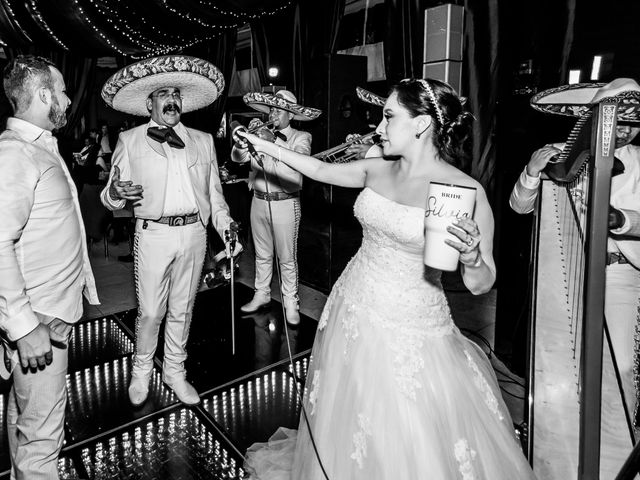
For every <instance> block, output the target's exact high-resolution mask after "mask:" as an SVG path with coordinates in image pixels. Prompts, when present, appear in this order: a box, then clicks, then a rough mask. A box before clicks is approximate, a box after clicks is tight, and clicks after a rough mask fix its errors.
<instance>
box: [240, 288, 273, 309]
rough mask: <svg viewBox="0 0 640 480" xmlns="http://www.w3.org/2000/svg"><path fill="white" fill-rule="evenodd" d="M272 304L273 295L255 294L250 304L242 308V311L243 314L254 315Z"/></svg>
mask: <svg viewBox="0 0 640 480" xmlns="http://www.w3.org/2000/svg"><path fill="white" fill-rule="evenodd" d="M269 303H271V295H267V294H265V293H262V292H256V293H254V294H253V298H252V299H251V301H250V302H249V303H246V304H244V305H243V306H241V307H240V311H241V312H243V313H253V312H257V311H258V310H260V309H261V308H262V307H265V306H267V305H269Z"/></svg>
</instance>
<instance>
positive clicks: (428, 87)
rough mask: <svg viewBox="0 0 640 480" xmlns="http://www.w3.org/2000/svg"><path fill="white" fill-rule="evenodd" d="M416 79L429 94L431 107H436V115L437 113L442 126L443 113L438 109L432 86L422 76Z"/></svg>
mask: <svg viewBox="0 0 640 480" xmlns="http://www.w3.org/2000/svg"><path fill="white" fill-rule="evenodd" d="M418 81H419V82H420V83H421V84H422V86H423V87H424V88H426V89H427V93H428V94H429V99H430V100H431V103H433V108H435V109H436V115H438V120H439V121H440V125H442V126H444V114H443V113H442V110H441V109H440V105H438V101H437V100H436V94H435V93H434V92H433V88H431V85H429V82H428V81H426V80H425V79H423V78H420V79H418Z"/></svg>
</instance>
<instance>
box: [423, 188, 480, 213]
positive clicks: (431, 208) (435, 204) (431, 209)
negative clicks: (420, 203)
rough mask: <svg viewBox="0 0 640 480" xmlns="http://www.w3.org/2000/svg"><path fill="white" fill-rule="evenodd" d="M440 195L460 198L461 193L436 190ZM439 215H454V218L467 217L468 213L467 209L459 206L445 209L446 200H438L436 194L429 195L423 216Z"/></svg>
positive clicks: (455, 198)
mask: <svg viewBox="0 0 640 480" xmlns="http://www.w3.org/2000/svg"><path fill="white" fill-rule="evenodd" d="M438 193H439V194H440V195H439V196H440V197H444V198H451V199H454V200H461V198H462V197H461V195H460V194H457V193H449V192H443V191H441V192H438ZM432 215H433V216H434V217H440V218H449V217H455V218H456V219H461V218H469V217H470V214H469V212H468V211H464V210H463V209H461V208H458V209H456V208H449V209H447V202H446V200H443V199H442V198H441V199H440V201H438V197H437V196H436V195H429V197H428V198H427V208H426V210H425V214H424V216H425V217H429V216H432Z"/></svg>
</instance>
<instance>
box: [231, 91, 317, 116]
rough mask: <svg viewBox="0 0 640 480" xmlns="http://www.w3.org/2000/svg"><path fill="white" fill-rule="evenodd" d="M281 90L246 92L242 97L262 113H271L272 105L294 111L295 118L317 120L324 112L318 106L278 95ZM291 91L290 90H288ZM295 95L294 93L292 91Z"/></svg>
mask: <svg viewBox="0 0 640 480" xmlns="http://www.w3.org/2000/svg"><path fill="white" fill-rule="evenodd" d="M279 93H280V92H278V93H276V94H275V95H274V94H271V93H261V92H250V93H246V94H245V95H244V96H243V97H242V99H243V100H244V103H246V104H247V105H248V106H249V107H251V108H253V109H254V110H257V111H259V112H262V113H267V114H268V113H269V111H270V110H271V108H272V107H275V108H279V109H280V110H286V111H287V112H291V113H293V119H294V120H300V121H303V122H308V121H309V120H315V119H316V118H318V117H319V116H320V115H321V114H322V110H319V109H317V108H311V107H305V106H303V105H299V104H297V103H295V101H289V100H287V99H285V98H283V97H282V96H280V95H278V94H279ZM287 93H290V92H287ZM290 95H291V96H292V98H295V97H293V94H291V93H290Z"/></svg>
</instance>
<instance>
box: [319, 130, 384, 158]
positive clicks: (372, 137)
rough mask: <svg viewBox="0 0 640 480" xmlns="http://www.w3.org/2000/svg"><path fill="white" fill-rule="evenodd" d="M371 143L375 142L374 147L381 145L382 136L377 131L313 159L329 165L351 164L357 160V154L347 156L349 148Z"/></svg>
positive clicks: (321, 153) (326, 151)
mask: <svg viewBox="0 0 640 480" xmlns="http://www.w3.org/2000/svg"><path fill="white" fill-rule="evenodd" d="M370 141H373V145H377V144H378V143H380V136H379V135H378V134H377V133H376V132H375V131H373V132H369V133H367V134H366V135H362V136H360V137H356V138H354V139H353V140H349V141H348V142H345V143H342V144H340V145H338V146H336V147H333V148H330V149H329V150H325V151H324V152H320V153H316V154H315V155H313V157H314V158H317V159H318V160H322V161H323V162H327V163H349V162H351V161H353V160H355V159H356V156H357V153H349V154H347V153H346V151H347V150H348V148H349V147H350V146H351V145H355V144H358V143H369V142H370Z"/></svg>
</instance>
